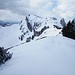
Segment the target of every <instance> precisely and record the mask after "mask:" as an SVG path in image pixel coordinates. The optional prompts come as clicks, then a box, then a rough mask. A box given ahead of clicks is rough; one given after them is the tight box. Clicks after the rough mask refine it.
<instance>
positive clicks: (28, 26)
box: [19, 15, 60, 41]
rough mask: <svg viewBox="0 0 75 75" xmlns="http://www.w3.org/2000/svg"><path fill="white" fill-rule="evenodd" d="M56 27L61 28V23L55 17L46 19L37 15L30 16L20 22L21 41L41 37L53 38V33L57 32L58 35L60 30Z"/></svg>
mask: <svg viewBox="0 0 75 75" xmlns="http://www.w3.org/2000/svg"><path fill="white" fill-rule="evenodd" d="M54 26H60V22H59V21H58V19H57V18H55V17H48V18H44V17H40V16H37V15H28V16H26V17H25V19H24V20H22V21H21V22H20V31H21V35H20V37H19V39H21V41H22V40H24V39H25V41H30V40H33V39H35V37H37V36H38V37H39V36H41V35H43V36H45V35H46V36H51V33H52V34H54V33H53V31H55V32H57V33H56V35H57V34H58V30H56V28H54ZM46 33H47V34H46ZM48 34H49V35H48ZM27 39H28V40H27Z"/></svg>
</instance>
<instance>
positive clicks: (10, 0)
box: [0, 0, 75, 21]
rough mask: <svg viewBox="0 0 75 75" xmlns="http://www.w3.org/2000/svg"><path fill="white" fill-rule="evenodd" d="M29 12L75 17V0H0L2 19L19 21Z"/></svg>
mask: <svg viewBox="0 0 75 75" xmlns="http://www.w3.org/2000/svg"><path fill="white" fill-rule="evenodd" d="M27 14H36V15H41V16H55V17H60V18H62V17H64V18H66V19H67V18H75V0H0V20H15V21H19V20H21V19H23V18H24V16H25V15H27Z"/></svg>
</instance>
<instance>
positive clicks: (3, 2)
mask: <svg viewBox="0 0 75 75" xmlns="http://www.w3.org/2000/svg"><path fill="white" fill-rule="evenodd" d="M0 9H2V10H9V11H12V12H14V13H18V14H21V15H25V14H27V13H28V12H29V10H30V9H29V0H0Z"/></svg>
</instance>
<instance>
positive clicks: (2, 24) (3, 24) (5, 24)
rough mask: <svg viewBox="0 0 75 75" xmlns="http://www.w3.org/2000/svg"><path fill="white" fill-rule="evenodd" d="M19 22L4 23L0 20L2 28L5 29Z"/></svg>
mask: <svg viewBox="0 0 75 75" xmlns="http://www.w3.org/2000/svg"><path fill="white" fill-rule="evenodd" d="M18 23H19V22H11V21H2V20H0V26H2V27H5V26H10V25H13V24H18Z"/></svg>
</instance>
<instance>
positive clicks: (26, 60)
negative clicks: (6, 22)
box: [0, 15, 75, 75]
mask: <svg viewBox="0 0 75 75" xmlns="http://www.w3.org/2000/svg"><path fill="white" fill-rule="evenodd" d="M26 19H28V20H26ZM57 22H58V20H57V19H56V18H54V17H52V18H42V17H39V16H36V15H34V16H33V15H31V16H30V15H28V16H26V18H25V19H24V20H22V21H21V22H20V24H19V25H18V24H14V25H12V26H9V27H1V28H0V46H1V47H2V46H3V47H5V48H8V47H11V46H15V45H17V44H20V43H23V42H26V41H28V40H27V38H29V37H30V38H29V39H30V42H28V43H24V44H22V45H19V46H17V47H14V48H12V49H10V50H9V52H11V53H12V52H13V57H12V59H11V60H9V61H7V62H6V63H5V64H2V65H1V66H0V75H75V60H74V59H75V40H72V39H69V38H66V37H63V36H62V35H61V34H59V32H60V31H61V29H57V28H55V27H54V26H53V25H56V26H60V24H59V22H58V23H57ZM27 23H28V24H29V26H30V25H31V26H30V27H29V26H27V25H28V24H27ZM34 23H35V24H36V23H37V24H36V25H35V24H34ZM44 27H48V28H46V29H44ZM35 31H36V32H37V33H38V32H39V31H43V32H42V33H41V34H40V35H38V36H36V34H37V33H36V34H35V37H34V39H32V36H33V35H34V33H35ZM22 34H24V36H23V37H24V38H23V40H22V41H21V40H20V38H21V35H22ZM58 34H59V35H58ZM42 38H43V39H42Z"/></svg>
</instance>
